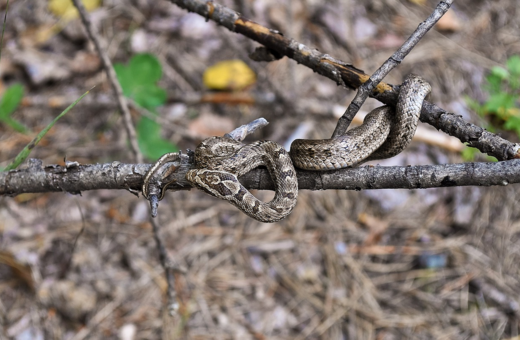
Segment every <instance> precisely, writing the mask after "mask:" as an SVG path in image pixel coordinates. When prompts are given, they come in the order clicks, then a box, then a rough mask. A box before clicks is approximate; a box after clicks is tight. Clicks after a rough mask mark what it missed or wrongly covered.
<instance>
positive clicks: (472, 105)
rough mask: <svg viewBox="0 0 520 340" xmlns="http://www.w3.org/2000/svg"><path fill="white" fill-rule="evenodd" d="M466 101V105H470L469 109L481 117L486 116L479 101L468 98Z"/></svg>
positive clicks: (466, 97) (465, 98)
mask: <svg viewBox="0 0 520 340" xmlns="http://www.w3.org/2000/svg"><path fill="white" fill-rule="evenodd" d="M464 101H465V102H466V105H468V107H469V108H470V109H472V110H473V111H475V112H476V113H477V114H478V115H479V116H483V115H485V113H486V112H485V110H484V105H481V104H480V103H479V102H478V101H476V100H474V99H473V98H470V97H468V96H465V97H464Z"/></svg>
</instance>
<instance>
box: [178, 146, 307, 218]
mask: <svg viewBox="0 0 520 340" xmlns="http://www.w3.org/2000/svg"><path fill="white" fill-rule="evenodd" d="M195 164H196V166H197V168H198V169H194V170H190V171H188V173H187V174H186V179H187V180H188V181H189V182H191V183H192V184H193V185H195V186H196V187H197V188H199V189H201V190H204V191H205V192H207V193H208V194H210V195H212V196H215V197H218V198H221V199H224V200H227V201H229V202H230V203H231V204H233V205H234V206H236V207H237V208H239V209H240V210H242V211H243V212H244V213H246V214H247V215H249V216H251V217H253V218H254V219H257V220H259V221H261V222H267V223H270V222H276V221H280V220H281V219H283V218H285V217H286V216H287V215H289V214H290V213H291V211H292V210H293V208H294V206H295V205H296V199H297V197H298V181H297V178H296V170H295V169H294V166H293V163H292V162H291V158H290V157H289V154H288V153H287V151H285V149H284V148H283V147H282V146H281V145H279V144H277V143H275V142H271V141H259V142H255V143H252V144H249V145H243V144H242V143H240V142H237V141H235V140H233V139H231V138H226V137H210V138H208V139H206V140H204V141H202V143H200V144H199V146H198V147H197V149H196V150H195ZM260 165H265V166H266V167H267V169H268V170H269V173H270V174H271V177H272V178H273V182H274V184H275V196H274V198H273V200H272V201H270V202H268V203H264V202H262V201H260V200H259V199H258V198H256V197H255V196H253V195H252V194H251V193H250V192H249V190H247V189H246V188H245V187H244V186H243V185H242V184H240V182H239V181H238V177H240V176H242V175H243V174H245V173H247V172H249V171H251V170H252V169H254V168H256V167H258V166H260Z"/></svg>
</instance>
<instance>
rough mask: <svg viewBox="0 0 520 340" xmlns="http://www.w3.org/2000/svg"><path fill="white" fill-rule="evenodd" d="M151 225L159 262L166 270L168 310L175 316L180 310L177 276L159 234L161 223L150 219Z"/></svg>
mask: <svg viewBox="0 0 520 340" xmlns="http://www.w3.org/2000/svg"><path fill="white" fill-rule="evenodd" d="M150 223H152V229H153V237H154V239H155V245H156V246H157V251H158V252H159V260H160V262H161V266H162V267H163V269H164V276H165V278H166V283H167V285H168V288H167V296H168V310H169V313H170V315H171V316H173V315H174V314H175V313H177V311H178V310H179V303H178V302H177V293H176V291H175V276H174V275H173V270H174V268H173V266H172V265H171V263H172V261H171V260H170V259H169V256H168V253H167V251H166V247H165V246H164V244H163V241H162V238H161V235H160V234H159V223H158V222H157V221H156V219H154V218H150Z"/></svg>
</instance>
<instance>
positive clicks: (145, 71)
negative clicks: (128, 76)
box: [128, 53, 162, 85]
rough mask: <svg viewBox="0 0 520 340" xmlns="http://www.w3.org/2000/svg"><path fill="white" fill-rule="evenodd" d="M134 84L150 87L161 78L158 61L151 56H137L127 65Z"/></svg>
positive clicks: (160, 68) (146, 54)
mask: <svg viewBox="0 0 520 340" xmlns="http://www.w3.org/2000/svg"><path fill="white" fill-rule="evenodd" d="M128 68H129V70H130V71H131V72H132V75H133V77H134V82H135V83H137V84H141V85H152V84H155V83H156V82H158V81H159V80H160V79H161V77H162V67H161V63H159V60H157V58H156V57H155V56H154V55H152V54H148V53H145V54H137V55H135V56H133V57H132V59H130V63H129V64H128Z"/></svg>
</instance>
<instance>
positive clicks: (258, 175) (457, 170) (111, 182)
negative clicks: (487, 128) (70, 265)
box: [0, 155, 520, 196]
mask: <svg viewBox="0 0 520 340" xmlns="http://www.w3.org/2000/svg"><path fill="white" fill-rule="evenodd" d="M181 158H182V159H183V161H182V164H179V163H174V165H175V166H177V167H178V168H177V170H176V172H174V173H173V174H171V175H169V178H168V179H167V180H173V179H175V180H176V182H175V183H174V184H173V185H171V186H170V187H169V188H170V189H171V190H189V189H191V184H190V183H189V182H188V181H186V179H185V175H186V172H187V171H188V170H190V169H192V168H193V164H190V163H189V157H188V156H187V155H181ZM29 165H30V166H29V167H28V168H26V169H21V170H12V171H9V172H0V195H13V196H14V195H19V194H22V193H29V192H31V193H39V192H69V193H80V192H81V191H85V190H98V189H125V190H131V191H133V192H134V193H136V194H137V192H140V190H141V187H142V185H143V179H144V175H145V174H146V172H147V171H148V169H149V168H150V167H151V164H123V163H119V162H113V163H105V164H86V165H79V164H78V163H76V162H68V164H67V165H66V166H61V165H48V166H45V167H43V166H42V163H41V161H39V160H34V159H33V160H31V161H30V163H29ZM297 176H298V187H299V189H300V190H329V189H341V190H365V189H425V188H439V187H452V186H470V185H474V186H492V185H507V184H510V183H511V184H512V183H520V160H510V161H503V162H496V163H483V162H482V163H462V164H444V165H420V166H390V167H388V166H363V167H357V168H346V169H340V170H332V171H305V170H298V169H297ZM240 181H241V183H242V184H243V185H244V186H245V187H246V188H248V189H259V190H274V185H273V182H272V181H271V178H270V176H269V173H268V172H267V170H266V169H255V170H253V171H251V172H249V173H247V174H246V175H244V176H242V177H241V178H240Z"/></svg>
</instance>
